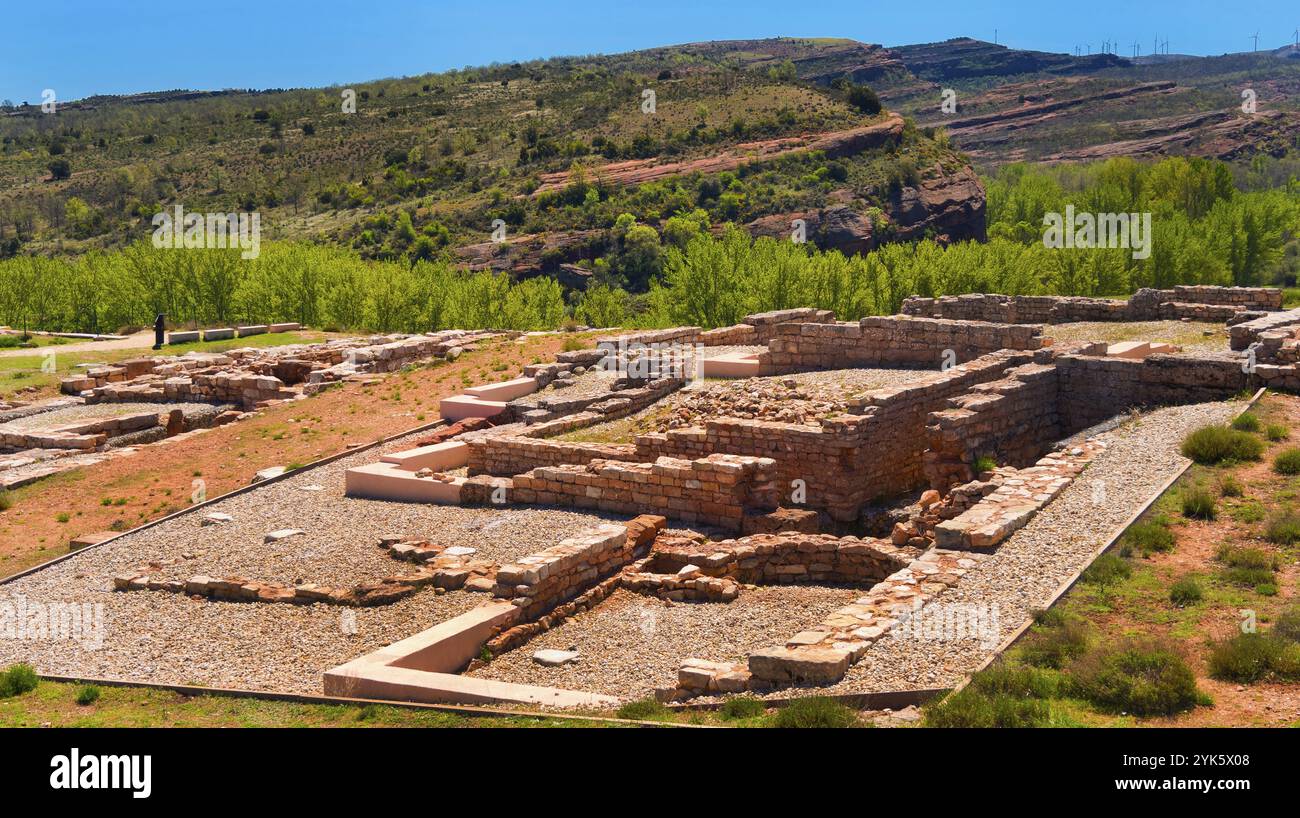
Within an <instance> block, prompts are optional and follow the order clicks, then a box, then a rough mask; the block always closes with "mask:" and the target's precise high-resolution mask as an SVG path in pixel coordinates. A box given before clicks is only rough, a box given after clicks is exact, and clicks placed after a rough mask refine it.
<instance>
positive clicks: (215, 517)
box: [199, 511, 235, 525]
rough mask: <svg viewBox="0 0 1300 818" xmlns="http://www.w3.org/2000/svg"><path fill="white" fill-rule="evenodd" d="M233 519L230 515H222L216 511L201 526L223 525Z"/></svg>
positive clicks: (204, 519)
mask: <svg viewBox="0 0 1300 818" xmlns="http://www.w3.org/2000/svg"><path fill="white" fill-rule="evenodd" d="M233 519H235V518H234V517H231V516H230V515H229V514H222V513H221V512H219V511H214V512H212V513H211V514H208V515H206V516H205V517H204V518H203V521H202V522H201V523H199V525H221V524H222V523H228V522H230V521H231V520H233Z"/></svg>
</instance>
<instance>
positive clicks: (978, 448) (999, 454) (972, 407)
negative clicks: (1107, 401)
mask: <svg viewBox="0 0 1300 818" xmlns="http://www.w3.org/2000/svg"><path fill="white" fill-rule="evenodd" d="M948 403H949V407H950V408H948V409H944V410H941V411H937V412H933V413H931V414H930V416H929V420H928V421H927V423H926V427H925V435H926V442H927V451H926V452H925V455H924V458H923V468H924V470H925V476H926V479H927V480H929V483H930V486H931V488H936V489H940V490H947V489H948V488H949V487H951V486H952V485H954V484H957V483H965V482H967V481H969V480H972V479H974V477H975V474H974V469H973V466H974V463H975V461H976V459H977V458H979V457H984V456H987V457H992V458H993V459H994V460H995V461H996V462H997V463H999V464H1003V465H1007V464H1011V465H1019V464H1022V463H1026V462H1032V461H1034V460H1035V459H1037V458H1038V456H1039V455H1040V454H1041V453H1042V451H1043V449H1044V448H1046V447H1047V446H1049V445H1051V443H1052V442H1054V441H1056V440H1059V439H1060V438H1061V437H1063V435H1062V434H1061V420H1060V416H1059V414H1058V410H1057V403H1058V379H1057V372H1056V368H1055V367H1054V366H1051V365H1046V364H1025V365H1023V366H1018V367H1016V368H1014V369H1010V370H1008V371H1007V373H1006V377H1005V378H1001V379H998V380H995V381H990V382H988V383H982V384H977V385H975V386H974V387H972V388H971V390H970V391H969V392H967V393H965V394H962V395H958V396H956V397H954V398H951V399H949V401H948Z"/></svg>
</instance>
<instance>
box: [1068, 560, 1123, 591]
mask: <svg viewBox="0 0 1300 818" xmlns="http://www.w3.org/2000/svg"><path fill="white" fill-rule="evenodd" d="M1132 575H1133V568H1132V566H1130V565H1129V564H1128V560H1126V559H1124V558H1123V557H1121V556H1119V555H1117V554H1102V555H1101V556H1100V557H1097V559H1096V560H1094V561H1093V563H1092V565H1089V566H1088V570H1086V571H1084V572H1083V576H1082V577H1081V579H1082V580H1083V581H1084V582H1086V583H1088V584H1089V585H1100V586H1102V587H1103V588H1105V587H1107V586H1110V585H1114V584H1115V583H1117V582H1122V581H1124V580H1126V579H1128V578H1129V577H1130V576H1132Z"/></svg>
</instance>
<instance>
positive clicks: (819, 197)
mask: <svg viewBox="0 0 1300 818" xmlns="http://www.w3.org/2000/svg"><path fill="white" fill-rule="evenodd" d="M1289 57H1290V54H1289V52H1287V50H1286V49H1281V50H1279V51H1278V52H1261V53H1259V54H1235V55H1227V56H1224V57H1216V58H1186V59H1177V60H1174V59H1170V60H1165V61H1159V62H1155V61H1133V60H1127V59H1124V58H1120V57H1116V56H1114V55H1109V54H1106V55H1092V56H1087V57H1074V56H1071V55H1066V54H1052V53H1047V52H1039V51H1025V50H1017V49H1010V48H1007V47H1005V46H999V45H993V44H991V43H984V42H980V41H977V40H972V39H967V38H962V39H957V40H949V41H946V42H943V43H931V44H920V45H906V46H898V47H891V48H885V47H882V46H879V45H870V44H864V43H859V42H855V41H852V40H845V39H831V38H826V39H790V38H780V39H769V40H735V41H717V42H707V43H691V44H685V45H677V46H666V47H662V48H654V49H648V50H644V51H636V52H629V53H625V54H616V55H608V56H586V57H561V58H555V59H549V60H544V61H536V62H528V63H516V64H510V65H493V66H488V67H483V68H471V69H465V70H460V71H450V72H447V73H442V74H429V75H424V76H419V77H408V78H398V79H386V80H378V81H372V82H365V83H357V84H355V85H352V86H349V87H348V88H342V87H340V88H320V89H295V90H267V91H242V90H225V91H217V92H200V91H166V92H157V93H149V94H137V95H132V96H122V97H94V98H89V99H85V100H80V101H77V102H74V103H70V104H66V105H64V106H63V107H62V108H61V109H60V110H59V112H58V113H57V115H47V114H43V113H41V110H40V108H39V106H32V105H22V106H12V107H9V108H7V109H3V110H0V257H2V256H5V255H13V254H15V253H17V252H20V251H21V252H32V251H35V252H52V251H72V252H80V251H85V250H92V249H97V248H113V247H121V246H124V245H128V244H131V243H133V242H137V241H141V240H146V239H148V237H149V235H150V234H151V232H152V226H151V224H150V219H151V218H152V216H153V215H154V214H155V213H157V212H158V211H159V210H160V209H162V208H171V207H174V206H175V205H178V204H179V205H182V206H183V207H184V208H185V209H186V210H188V211H191V212H227V211H231V210H245V211H256V212H257V213H259V214H260V218H261V227H262V237H263V240H270V239H295V238H306V239H310V240H314V241H319V242H323V243H327V244H332V245H336V246H339V247H343V248H347V249H350V250H352V251H355V252H356V253H357V254H358V255H360V256H361V257H362V258H367V259H398V258H416V259H418V258H432V257H434V256H437V255H441V254H444V253H446V254H450V256H451V257H452V258H453V259H456V260H458V261H460V262H462V263H464V264H465V265H467V266H469V267H472V268H478V269H483V268H491V269H496V270H508V271H510V272H512V273H513V274H514V275H515V276H516V277H527V276H531V275H536V274H547V275H551V276H554V277H557V278H559V279H560V280H561V282H563V283H564V284H566V285H567V286H571V287H581V286H583V284H584V283H585V281H586V280H587V279H589V278H590V276H591V274H592V272H593V270H595V271H602V270H608V271H611V275H612V276H613V280H614V281H615V282H616V283H618V284H620V285H623V286H627V287H629V288H630V289H632V290H640V289H643V288H644V287H645V286H646V284H647V280H646V274H645V270H644V267H645V265H643V264H640V263H639V262H638V258H637V255H638V252H639V251H640V249H641V248H639V247H638V246H637V244H636V242H637V240H638V239H637V235H638V234H637V233H635V232H634V233H632V234H629V233H628V229H627V228H628V225H627V223H626V222H624V223H622V224H617V223H618V220H619V217H620V215H622V214H630V215H631V216H632V217H634V218H635V220H636V222H637V223H639V224H642V225H647V226H649V227H651V228H654V229H655V231H656V232H657V233H658V234H661V238H670V234H671V233H672V227H671V224H670V223H669V219H670V218H671V217H673V216H674V215H678V214H693V215H692V216H691V218H692V219H693V220H694V221H695V222H696V223H697V224H703V223H705V222H707V226H708V227H709V228H710V229H711V230H713V231H715V232H717V231H719V230H720V229H721V227H722V225H723V224H725V223H737V224H742V225H745V226H747V227H748V229H749V230H750V232H751V233H752V234H756V235H772V236H788V235H789V234H790V231H791V222H792V221H794V220H795V219H803V220H804V222H805V225H806V228H807V231H808V238H809V239H810V241H811V242H813V243H814V244H815V245H817V246H819V247H821V248H823V249H826V248H835V249H841V250H845V251H848V252H862V251H866V250H870V249H873V248H875V247H877V246H879V245H881V244H883V243H888V242H892V241H899V240H911V239H916V238H922V237H933V238H936V239H938V240H939V241H941V242H947V241H955V240H963V239H982V238H984V237H985V233H986V225H985V214H984V211H985V201H984V197H985V194H984V187H983V184H982V182H981V181H980V179H979V177H978V176H977V175H976V174H975V172H974V170H973V167H972V162H973V163H974V167H978V168H980V169H981V170H988V169H991V168H994V167H996V166H997V165H1000V164H1003V163H1006V162H1012V161H1019V160H1043V161H1052V162H1062V161H1086V160H1093V159H1104V158H1107V157H1110V156H1118V155H1128V156H1136V157H1150V158H1158V157H1160V156H1169V155H1199V156H1212V157H1216V158H1221V159H1225V160H1229V161H1236V160H1243V159H1248V158H1250V157H1251V156H1254V155H1256V154H1259V153H1264V154H1269V155H1272V156H1284V155H1285V154H1286V153H1287V152H1288V151H1289V150H1291V149H1293V148H1294V147H1295V145H1296V142H1297V135H1298V134H1300V124H1298V123H1300V118H1298V117H1300V115H1298V114H1297V110H1296V105H1295V100H1296V99H1297V98H1300V60H1295V59H1290V58H1289ZM865 86H869V87H870V88H871V89H873V90H874V91H875V92H876V93H875V94H872V93H870V92H868V91H867V90H865ZM1246 87H1249V88H1251V89H1252V90H1253V91H1254V92H1255V93H1256V96H1257V100H1258V110H1257V112H1256V113H1255V114H1253V115H1248V114H1244V113H1242V112H1241V110H1240V104H1241V98H1240V94H1241V89H1242V88H1246ZM945 89H951V90H952V91H954V92H955V93H956V102H957V109H956V110H955V111H953V112H952V113H944V112H943V111H941V110H940V106H939V103H940V101H941V94H942V93H943V91H944V90H945ZM348 91H351V92H354V94H355V112H354V113H345V112H344V110H343V108H344V99H345V94H346V93H347V92H348ZM651 93H652V94H653V105H651V104H650V103H651V100H650V98H649V95H650V94H651ZM877 95H878V97H879V99H880V100H881V101H883V105H884V109H883V110H882V109H879V108H877V107H876V104H875V100H876V97H877ZM643 109H644V110H643ZM497 219H500V220H501V221H502V222H504V224H505V240H504V241H494V240H493V239H494V237H493V235H492V225H493V222H494V220H497ZM629 235H630V236H631V239H629ZM496 238H498V239H499V238H501V237H500V236H499V235H498V236H497V237H496ZM641 238H642V239H644V235H642V236H641Z"/></svg>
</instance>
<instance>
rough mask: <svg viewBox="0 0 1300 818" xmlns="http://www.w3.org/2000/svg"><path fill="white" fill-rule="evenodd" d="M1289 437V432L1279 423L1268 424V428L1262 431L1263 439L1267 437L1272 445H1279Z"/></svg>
mask: <svg viewBox="0 0 1300 818" xmlns="http://www.w3.org/2000/svg"><path fill="white" fill-rule="evenodd" d="M1290 436H1291V430H1290V429H1288V428H1286V427H1285V426H1283V425H1282V424H1280V423H1270V424H1269V425H1268V428H1267V429H1265V430H1264V437H1267V438H1268V439H1269V440H1271V441H1273V442H1274V443H1280V442H1282V441H1283V440H1286V439H1287V438H1289V437H1290Z"/></svg>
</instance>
